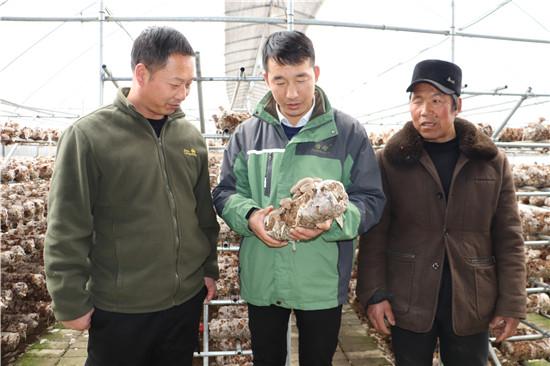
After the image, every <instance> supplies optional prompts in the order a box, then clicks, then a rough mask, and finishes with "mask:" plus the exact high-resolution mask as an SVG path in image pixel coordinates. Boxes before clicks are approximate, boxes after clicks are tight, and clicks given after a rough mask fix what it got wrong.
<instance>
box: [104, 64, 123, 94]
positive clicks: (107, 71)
mask: <svg viewBox="0 0 550 366" xmlns="http://www.w3.org/2000/svg"><path fill="white" fill-rule="evenodd" d="M101 68H102V69H103V72H104V73H105V75H107V78H108V79H103V80H104V81H105V80H110V81H111V82H112V83H113V84H115V87H116V88H117V89H119V88H120V87H119V86H118V83H117V82H116V80H115V79H114V78H113V74H111V72H110V71H109V69H108V68H107V65H101ZM101 85H103V82H102V83H101Z"/></svg>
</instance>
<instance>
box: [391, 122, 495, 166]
mask: <svg viewBox="0 0 550 366" xmlns="http://www.w3.org/2000/svg"><path fill="white" fill-rule="evenodd" d="M454 124H455V130H456V135H457V136H458V141H459V143H458V146H459V149H460V151H461V152H462V153H463V154H464V155H466V157H468V158H469V159H474V160H490V159H492V158H494V157H495V156H496V155H497V153H498V149H497V147H496V146H495V144H494V143H493V141H492V140H491V138H490V137H489V136H487V135H485V134H483V133H482V132H480V131H479V130H478V129H477V127H476V126H474V125H473V124H472V123H470V122H468V121H466V120H464V119H462V118H456V119H455V122H454ZM423 150H424V147H423V144H422V137H421V136H420V134H419V133H418V132H417V131H416V129H415V128H414V126H413V124H412V122H410V121H409V122H407V123H406V124H405V126H403V128H402V129H401V130H400V131H398V132H397V133H396V134H395V135H393V136H392V137H391V138H390V140H389V141H388V143H387V144H386V147H385V148H384V156H385V157H386V158H387V159H388V160H389V161H390V162H392V163H394V164H398V165H410V164H415V163H416V162H418V160H419V159H420V156H421V155H422V151H423Z"/></svg>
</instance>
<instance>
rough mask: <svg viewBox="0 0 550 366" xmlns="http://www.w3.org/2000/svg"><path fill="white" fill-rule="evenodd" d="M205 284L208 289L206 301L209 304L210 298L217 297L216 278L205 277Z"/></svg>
mask: <svg viewBox="0 0 550 366" xmlns="http://www.w3.org/2000/svg"><path fill="white" fill-rule="evenodd" d="M204 285H205V286H206V290H207V291H208V292H207V293H206V298H205V299H204V303H205V304H207V303H209V302H210V300H212V299H213V298H214V297H216V280H215V279H213V278H210V277H204Z"/></svg>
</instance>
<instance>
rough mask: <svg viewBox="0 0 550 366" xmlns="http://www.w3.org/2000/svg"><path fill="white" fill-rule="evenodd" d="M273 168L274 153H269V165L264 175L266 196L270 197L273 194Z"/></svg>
mask: <svg viewBox="0 0 550 366" xmlns="http://www.w3.org/2000/svg"><path fill="white" fill-rule="evenodd" d="M272 170H273V153H272V152H270V153H268V154H267V166H266V170H265V176H264V196H267V197H269V196H270V194H271V174H272Z"/></svg>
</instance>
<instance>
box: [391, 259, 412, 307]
mask: <svg viewBox="0 0 550 366" xmlns="http://www.w3.org/2000/svg"><path fill="white" fill-rule="evenodd" d="M386 255H387V262H388V263H387V271H388V288H389V291H390V292H391V294H392V295H393V300H392V308H393V311H395V312H396V313H406V312H408V311H409V308H410V304H411V296H412V290H413V284H414V271H415V263H416V255H415V254H411V253H403V252H395V251H388V252H387V254H386Z"/></svg>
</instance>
